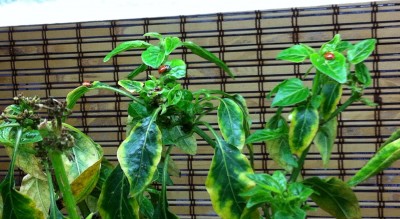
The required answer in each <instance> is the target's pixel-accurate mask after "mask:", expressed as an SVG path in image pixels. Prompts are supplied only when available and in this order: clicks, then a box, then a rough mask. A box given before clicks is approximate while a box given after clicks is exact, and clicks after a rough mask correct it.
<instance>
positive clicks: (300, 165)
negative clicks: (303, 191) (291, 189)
mask: <svg viewBox="0 0 400 219" xmlns="http://www.w3.org/2000/svg"><path fill="white" fill-rule="evenodd" d="M310 146H311V145H309V146H308V147H307V149H305V150H304V151H303V153H302V154H301V156H300V158H299V160H298V161H297V167H296V168H295V169H294V170H293V172H292V174H291V175H290V178H289V182H296V180H297V178H298V177H299V174H300V171H301V169H303V166H304V161H305V159H306V157H307V154H308V151H309V150H310Z"/></svg>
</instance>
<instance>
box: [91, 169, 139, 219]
mask: <svg viewBox="0 0 400 219" xmlns="http://www.w3.org/2000/svg"><path fill="white" fill-rule="evenodd" d="M129 191H130V186H129V181H128V179H127V178H126V176H125V174H124V172H123V171H122V169H121V167H120V166H119V165H118V166H117V167H115V169H114V170H113V171H112V173H111V174H110V176H109V177H108V178H107V181H106V182H105V184H104V185H103V189H102V192H101V195H100V197H99V201H98V206H99V213H100V215H101V217H102V218H103V219H114V218H121V219H139V204H138V203H137V201H136V200H135V199H133V198H130V197H129Z"/></svg>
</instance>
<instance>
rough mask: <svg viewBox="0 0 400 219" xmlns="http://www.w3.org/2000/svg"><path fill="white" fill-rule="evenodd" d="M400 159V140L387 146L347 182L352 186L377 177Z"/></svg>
mask: <svg viewBox="0 0 400 219" xmlns="http://www.w3.org/2000/svg"><path fill="white" fill-rule="evenodd" d="M399 159H400V138H398V139H397V140H394V141H391V142H390V143H388V144H386V145H385V146H383V147H382V148H380V150H378V151H377V152H376V154H375V155H374V156H373V157H372V158H371V159H370V160H369V161H368V162H367V163H366V164H365V165H364V166H363V167H362V168H361V169H360V170H359V171H358V172H357V173H356V174H355V175H354V176H353V177H352V178H351V179H350V180H349V181H348V182H347V184H348V185H350V186H356V185H357V184H359V183H361V182H363V181H365V180H367V179H368V178H370V177H372V176H375V175H376V174H378V173H379V172H380V171H382V170H384V169H386V168H388V167H389V166H390V165H392V164H393V162H395V161H397V160H399Z"/></svg>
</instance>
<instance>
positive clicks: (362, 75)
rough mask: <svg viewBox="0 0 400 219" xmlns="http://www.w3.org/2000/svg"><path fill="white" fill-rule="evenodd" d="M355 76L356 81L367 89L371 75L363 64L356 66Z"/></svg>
mask: <svg viewBox="0 0 400 219" xmlns="http://www.w3.org/2000/svg"><path fill="white" fill-rule="evenodd" d="M355 75H356V78H357V80H358V81H359V82H360V83H361V84H363V85H364V86H365V87H369V86H370V85H371V84H372V78H371V74H370V73H369V70H368V67H367V66H366V65H365V64H364V62H360V63H358V64H356V68H355Z"/></svg>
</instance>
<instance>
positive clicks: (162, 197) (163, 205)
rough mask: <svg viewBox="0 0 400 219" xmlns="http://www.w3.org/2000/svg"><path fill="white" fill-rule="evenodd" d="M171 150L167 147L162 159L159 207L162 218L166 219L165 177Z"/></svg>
mask: <svg viewBox="0 0 400 219" xmlns="http://www.w3.org/2000/svg"><path fill="white" fill-rule="evenodd" d="M171 150H172V146H169V147H168V149H167V151H166V152H165V158H164V168H163V175H162V188H161V199H160V200H161V203H160V205H161V206H162V207H161V209H162V214H163V215H164V217H163V218H168V214H167V208H168V206H167V205H166V204H167V183H166V182H167V177H168V163H169V157H170V153H171Z"/></svg>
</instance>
